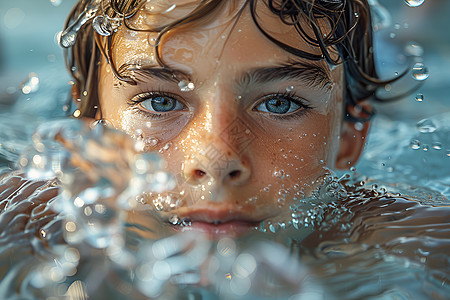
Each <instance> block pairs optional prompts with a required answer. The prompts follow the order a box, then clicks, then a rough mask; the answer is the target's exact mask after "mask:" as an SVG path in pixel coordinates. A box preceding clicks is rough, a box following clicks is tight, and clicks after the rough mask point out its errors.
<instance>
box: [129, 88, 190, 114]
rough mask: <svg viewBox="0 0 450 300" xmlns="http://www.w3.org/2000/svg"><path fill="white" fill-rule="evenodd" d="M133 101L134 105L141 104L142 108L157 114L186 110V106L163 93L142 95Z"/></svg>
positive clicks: (135, 97)
mask: <svg viewBox="0 0 450 300" xmlns="http://www.w3.org/2000/svg"><path fill="white" fill-rule="evenodd" d="M131 101H132V102H133V103H139V104H140V106H141V107H142V108H144V109H146V110H148V111H150V112H155V113H164V112H170V111H174V110H183V109H185V108H186V106H184V105H183V104H182V103H181V102H179V101H178V100H176V99H175V98H174V97H171V96H169V95H164V94H161V93H158V94H156V93H142V94H139V95H136V96H134V97H133V98H132V99H131Z"/></svg>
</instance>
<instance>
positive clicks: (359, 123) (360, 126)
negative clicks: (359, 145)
mask: <svg viewBox="0 0 450 300" xmlns="http://www.w3.org/2000/svg"><path fill="white" fill-rule="evenodd" d="M353 126H354V127H355V129H356V130H358V131H361V130H363V129H364V124H363V123H361V122H356V123H355V124H354V125H353Z"/></svg>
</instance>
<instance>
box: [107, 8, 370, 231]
mask: <svg viewBox="0 0 450 300" xmlns="http://www.w3.org/2000/svg"><path fill="white" fill-rule="evenodd" d="M151 3H154V2H153V1H152V2H151ZM239 8H241V5H236V1H230V3H228V1H227V2H226V4H221V8H220V9H219V10H218V11H217V12H214V14H213V15H211V16H206V17H205V18H203V19H201V20H199V21H197V22H196V23H193V24H189V25H188V26H186V27H184V28H183V27H182V28H178V29H176V30H173V31H169V32H168V33H166V34H165V35H164V36H163V39H162V41H161V43H160V47H159V51H160V56H161V58H162V60H163V61H164V63H165V64H166V65H167V66H168V67H170V68H171V69H172V70H174V71H175V72H172V71H169V70H166V69H163V68H161V66H160V65H159V64H158V63H157V62H156V58H155V47H154V46H152V45H150V44H152V43H153V41H154V38H156V34H153V33H148V32H133V31H129V30H127V29H125V28H124V26H121V27H120V28H119V31H118V32H117V33H116V34H115V37H114V44H113V59H114V60H115V65H116V67H117V69H118V70H119V72H121V74H124V75H130V76H133V77H134V78H135V79H136V81H137V85H129V84H127V83H124V82H120V81H119V80H117V79H116V78H115V77H114V75H113V72H112V71H111V67H110V65H109V64H107V63H106V62H105V61H103V62H102V64H101V72H100V92H99V97H100V107H101V113H102V117H103V118H104V119H105V120H107V121H108V122H109V123H110V124H112V125H113V126H114V127H116V128H120V129H122V130H124V131H126V132H127V133H129V134H130V135H132V136H134V137H135V138H137V139H142V141H143V142H145V147H144V148H145V151H159V152H160V153H161V156H162V157H163V158H164V159H165V160H166V162H167V164H168V170H169V171H170V172H172V173H173V174H176V176H177V180H178V182H179V186H178V187H177V189H176V191H174V192H173V193H171V194H170V195H171V197H172V200H173V201H175V200H179V201H178V202H177V205H176V206H175V207H172V208H169V210H170V212H162V215H163V217H164V218H167V219H169V217H170V216H173V215H176V216H178V217H179V218H186V219H189V220H191V221H192V224H193V225H194V224H202V225H201V226H200V225H198V226H200V227H202V228H203V229H205V228H210V229H205V230H211V228H213V229H212V230H217V226H216V225H211V224H206V223H226V224H227V226H228V227H226V226H225V225H221V228H222V229H223V230H233V231H235V230H236V231H239V230H241V229H243V230H245V229H246V228H248V227H249V226H251V225H253V223H255V222H259V221H262V220H264V219H267V218H271V217H273V216H276V215H279V214H281V213H283V212H287V211H289V206H290V204H291V203H292V202H294V201H295V199H296V198H297V199H298V198H303V197H304V196H307V195H309V194H310V193H311V192H312V190H313V189H314V187H315V186H316V183H315V180H316V179H317V178H319V177H321V176H323V175H324V174H327V173H328V171H327V170H328V168H333V167H335V166H338V167H342V166H344V165H346V164H347V163H348V162H349V161H350V162H354V161H355V160H356V159H357V157H358V155H359V153H360V150H361V148H362V144H363V141H361V138H360V137H361V135H362V134H363V133H361V132H357V131H355V132H353V131H354V129H353V127H352V126H346V125H345V123H343V121H342V120H343V114H344V112H343V109H344V107H343V89H344V88H343V85H344V77H343V68H342V65H339V66H337V67H336V68H334V69H333V70H331V69H330V68H329V66H328V65H327V64H326V63H325V62H324V61H321V62H313V61H308V60H305V59H301V58H299V57H297V56H294V55H292V54H289V53H288V52H286V51H284V50H282V49H281V48H280V47H278V46H277V45H275V44H273V43H272V42H270V41H269V40H268V39H267V38H266V37H265V36H264V35H263V34H262V33H261V32H260V31H259V30H258V28H257V27H256V25H255V23H254V22H253V20H252V18H251V14H250V10H249V8H248V7H246V8H244V10H243V12H242V15H241V16H240V18H239V19H238V21H237V23H235V21H236V14H237V13H238V10H239ZM185 9H186V10H187V9H188V8H185ZM179 10H180V11H177V8H176V9H174V10H173V11H169V12H166V13H165V14H164V15H158V14H149V13H148V12H144V11H141V12H139V13H138V14H137V16H135V17H133V19H132V20H130V23H131V25H133V26H135V27H142V28H144V27H148V26H149V25H151V24H153V23H158V22H165V21H167V20H169V19H170V18H171V17H179V14H183V13H185V11H183V9H181V8H179ZM177 14H178V15H177ZM257 14H258V16H259V18H260V20H264V21H261V25H262V27H263V28H264V29H265V30H266V31H267V32H268V33H269V34H270V35H272V36H274V37H275V38H277V39H278V40H280V41H282V42H284V43H287V44H289V45H291V46H293V47H295V48H297V49H300V50H303V51H306V52H312V53H315V54H320V52H319V49H317V48H315V47H312V46H310V45H308V44H307V43H306V42H305V41H304V40H303V39H302V38H300V37H299V35H298V33H297V32H296V31H295V29H294V28H293V27H292V26H287V25H284V24H283V23H282V22H281V21H280V20H279V18H278V17H276V16H275V15H273V14H272V13H271V12H269V11H267V9H266V8H265V7H262V6H261V7H258V10H257ZM149 41H150V42H149ZM343 127H345V128H344V129H343ZM157 196H158V195H154V196H150V199H148V201H149V203H153V204H154V205H155V204H156V205H157V206H158V205H159V204H158V201H159V200H158V199H162V198H164V197H159V198H158V197H157ZM162 196H166V195H162Z"/></svg>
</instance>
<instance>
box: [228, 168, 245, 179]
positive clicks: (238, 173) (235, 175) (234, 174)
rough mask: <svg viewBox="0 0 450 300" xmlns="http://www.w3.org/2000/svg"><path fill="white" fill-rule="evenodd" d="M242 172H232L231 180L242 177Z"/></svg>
mask: <svg viewBox="0 0 450 300" xmlns="http://www.w3.org/2000/svg"><path fill="white" fill-rule="evenodd" d="M241 173H242V172H241V171H239V170H235V171H231V172H230V174H229V175H230V178H231V179H234V178H238V177H239V176H241Z"/></svg>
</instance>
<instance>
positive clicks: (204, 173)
mask: <svg viewBox="0 0 450 300" xmlns="http://www.w3.org/2000/svg"><path fill="white" fill-rule="evenodd" d="M194 174H195V176H196V177H198V178H202V177H203V176H205V175H206V172H204V171H202V170H195V171H194Z"/></svg>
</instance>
